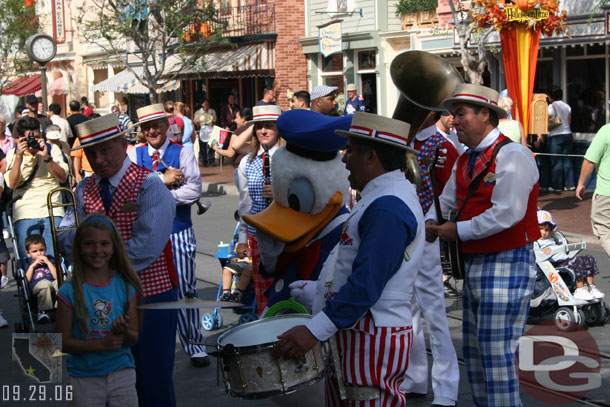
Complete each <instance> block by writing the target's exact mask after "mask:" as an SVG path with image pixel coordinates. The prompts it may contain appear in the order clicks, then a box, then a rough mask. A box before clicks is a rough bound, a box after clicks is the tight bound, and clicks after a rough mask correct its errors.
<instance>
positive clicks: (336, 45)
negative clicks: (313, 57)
mask: <svg viewBox="0 0 610 407" xmlns="http://www.w3.org/2000/svg"><path fill="white" fill-rule="evenodd" d="M318 41H319V44H320V53H321V54H322V55H323V56H324V58H326V57H327V56H329V55H332V54H335V53H337V52H342V51H343V43H342V40H341V21H337V20H335V21H331V22H329V23H327V24H324V25H320V26H318Z"/></svg>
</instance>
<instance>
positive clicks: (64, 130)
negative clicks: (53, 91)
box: [49, 103, 74, 143]
mask: <svg viewBox="0 0 610 407" xmlns="http://www.w3.org/2000/svg"><path fill="white" fill-rule="evenodd" d="M60 115H61V106H60V105H59V104H57V103H51V104H50V105H49V118H50V119H51V122H52V123H53V124H55V125H57V126H59V128H60V133H61V137H60V140H61V141H65V142H66V143H68V140H71V139H72V138H73V137H74V136H73V135H72V129H71V128H70V123H69V122H68V121H67V120H66V119H64V118H63V117H61V116H60Z"/></svg>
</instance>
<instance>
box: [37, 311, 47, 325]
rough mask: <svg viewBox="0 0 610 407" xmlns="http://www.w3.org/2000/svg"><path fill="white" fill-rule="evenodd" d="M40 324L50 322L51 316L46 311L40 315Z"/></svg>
mask: <svg viewBox="0 0 610 407" xmlns="http://www.w3.org/2000/svg"><path fill="white" fill-rule="evenodd" d="M38 322H39V323H41V324H46V323H47V322H49V316H48V315H47V313H46V312H45V311H40V312H39V313H38Z"/></svg>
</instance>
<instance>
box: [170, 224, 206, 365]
mask: <svg viewBox="0 0 610 407" xmlns="http://www.w3.org/2000/svg"><path fill="white" fill-rule="evenodd" d="M170 238H171V241H172V249H173V250H174V263H175V264H176V274H177V275H178V299H182V298H184V297H185V294H186V293H187V292H192V293H194V294H195V295H197V280H196V278H195V249H197V239H196V238H195V232H194V231H193V228H192V227H190V228H188V229H184V230H182V231H180V232H177V233H172V234H171V236H170ZM189 324H190V326H191V336H190V338H189V336H188V332H189V331H188V329H189ZM178 336H179V337H180V343H182V349H184V351H185V352H186V353H187V354H188V355H189V356H193V355H194V354H195V353H198V352H204V351H205V346H203V345H192V344H190V343H189V340H190V341H193V342H198V343H204V342H205V336H203V333H201V319H200V318H199V310H198V309H189V310H187V309H180V310H178Z"/></svg>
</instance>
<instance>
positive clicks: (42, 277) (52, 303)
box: [25, 234, 57, 323]
mask: <svg viewBox="0 0 610 407" xmlns="http://www.w3.org/2000/svg"><path fill="white" fill-rule="evenodd" d="M25 249H26V252H25V253H26V254H27V256H28V258H29V260H28V268H27V271H26V272H25V278H26V280H27V282H28V284H29V287H30V290H31V291H32V293H33V294H34V295H35V296H36V298H37V300H38V323H46V322H49V315H48V312H50V311H54V310H55V308H56V300H55V294H56V293H57V271H56V270H55V265H53V263H52V262H51V261H50V260H49V258H48V257H47V255H46V254H47V245H46V242H45V240H44V238H43V237H42V236H41V235H39V234H33V235H29V236H28V237H26V238H25Z"/></svg>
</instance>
